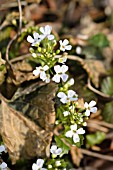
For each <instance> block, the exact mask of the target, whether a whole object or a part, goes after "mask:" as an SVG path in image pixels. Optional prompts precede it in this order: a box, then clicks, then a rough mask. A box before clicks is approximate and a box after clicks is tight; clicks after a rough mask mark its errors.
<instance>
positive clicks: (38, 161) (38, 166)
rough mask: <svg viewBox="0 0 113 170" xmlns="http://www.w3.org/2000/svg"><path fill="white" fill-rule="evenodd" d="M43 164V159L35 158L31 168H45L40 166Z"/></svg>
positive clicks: (36, 169) (42, 169)
mask: <svg viewBox="0 0 113 170" xmlns="http://www.w3.org/2000/svg"><path fill="white" fill-rule="evenodd" d="M43 164H44V160H43V159H37V161H36V163H33V165H32V170H47V169H46V168H42V167H43Z"/></svg>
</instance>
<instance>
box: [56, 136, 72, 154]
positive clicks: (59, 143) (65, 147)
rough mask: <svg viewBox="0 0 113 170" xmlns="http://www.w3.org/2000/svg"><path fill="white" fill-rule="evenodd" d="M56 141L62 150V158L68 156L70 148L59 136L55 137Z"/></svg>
mask: <svg viewBox="0 0 113 170" xmlns="http://www.w3.org/2000/svg"><path fill="white" fill-rule="evenodd" d="M55 141H56V144H57V146H58V147H59V148H62V153H61V155H60V156H61V157H62V156H63V155H64V154H68V152H69V150H70V148H69V146H67V145H66V144H65V143H64V142H63V141H62V140H61V139H60V137H58V136H55Z"/></svg>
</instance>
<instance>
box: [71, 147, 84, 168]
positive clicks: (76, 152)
mask: <svg viewBox="0 0 113 170" xmlns="http://www.w3.org/2000/svg"><path fill="white" fill-rule="evenodd" d="M70 153H71V157H72V161H73V163H74V164H75V165H76V166H79V165H80V162H81V159H82V158H83V155H82V153H81V151H80V149H79V148H77V147H75V146H72V147H71V150H70Z"/></svg>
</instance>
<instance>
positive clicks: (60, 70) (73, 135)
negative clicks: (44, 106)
mask: <svg viewBox="0 0 113 170" xmlns="http://www.w3.org/2000/svg"><path fill="white" fill-rule="evenodd" d="M27 41H28V42H29V43H31V48H30V52H31V53H32V56H33V58H34V60H35V61H36V63H39V64H40V65H39V66H36V68H35V69H34V70H33V75H34V76H37V78H38V77H39V78H40V79H41V80H42V81H45V82H46V83H50V81H54V82H55V83H58V84H59V89H58V92H57V98H58V101H59V104H58V107H57V110H56V125H58V124H60V125H61V126H62V131H61V132H60V134H59V139H58V140H56V139H55V141H56V143H57V145H58V146H60V144H61V143H63V141H64V140H62V138H64V139H67V138H68V141H66V143H68V142H69V141H70V142H69V143H72V145H76V146H80V145H81V143H82V141H83V135H84V134H85V130H84V129H83V126H86V125H87V123H86V120H87V119H88V116H90V113H95V112H96V111H97V107H95V105H96V102H95V101H91V102H90V103H89V104H88V103H87V102H85V103H84V108H80V107H79V105H78V94H77V93H76V92H75V91H74V90H72V89H70V87H71V86H72V85H73V84H74V79H73V78H71V79H70V80H68V78H69V76H68V74H67V72H68V69H69V68H68V66H67V65H66V61H67V53H65V51H66V50H71V49H72V46H71V45H70V44H69V41H68V40H67V39H64V40H60V41H59V49H56V48H55V46H56V44H57V41H56V38H55V36H54V35H53V34H52V27H51V26H49V25H46V26H45V27H40V28H39V30H38V33H37V32H34V33H33V37H32V36H30V35H29V36H28V37H27ZM33 47H35V48H33ZM59 53H60V54H61V55H58V54H59ZM59 141H60V142H59ZM65 146H66V144H65ZM66 148H67V150H66V149H65V150H64V149H63V146H62V147H60V148H57V146H56V145H52V146H51V149H50V153H51V159H50V161H48V162H46V164H45V165H46V167H47V168H48V169H51V170H52V169H58V167H59V168H60V169H63V170H64V169H65V168H66V164H65V162H64V161H63V160H61V159H58V158H57V157H58V156H59V157H61V156H62V155H63V154H65V153H68V146H66ZM43 164H44V160H43V159H38V160H37V162H36V163H34V164H33V166H32V169H33V170H46V169H45V168H43Z"/></svg>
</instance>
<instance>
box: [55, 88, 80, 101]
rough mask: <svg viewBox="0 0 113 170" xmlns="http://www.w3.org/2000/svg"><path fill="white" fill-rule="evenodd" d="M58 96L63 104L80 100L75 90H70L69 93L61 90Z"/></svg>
mask: <svg viewBox="0 0 113 170" xmlns="http://www.w3.org/2000/svg"><path fill="white" fill-rule="evenodd" d="M57 96H58V97H59V98H60V101H61V102H62V103H63V104H66V103H68V102H71V101H76V100H78V98H77V97H78V95H77V94H76V92H74V91H73V90H68V92H67V95H66V94H65V93H64V92H59V93H58V94H57Z"/></svg>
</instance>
